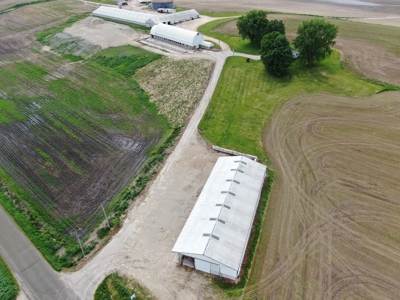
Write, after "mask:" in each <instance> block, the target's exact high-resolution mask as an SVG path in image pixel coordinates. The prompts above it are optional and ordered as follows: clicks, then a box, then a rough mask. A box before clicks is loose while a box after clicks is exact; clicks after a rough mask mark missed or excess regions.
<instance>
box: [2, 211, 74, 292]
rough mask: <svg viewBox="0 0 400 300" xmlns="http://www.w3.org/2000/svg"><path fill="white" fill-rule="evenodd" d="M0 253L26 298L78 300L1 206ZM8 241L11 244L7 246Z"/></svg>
mask: <svg viewBox="0 0 400 300" xmlns="http://www.w3.org/2000/svg"><path fill="white" fill-rule="evenodd" d="M0 220H1V226H0V253H1V255H2V256H3V258H4V259H5V261H6V262H7V264H8V266H9V267H10V269H11V270H12V271H13V273H14V276H15V277H16V278H17V281H18V283H19V285H20V288H21V290H22V292H23V294H25V298H28V299H35V300H36V299H40V300H55V299H60V300H61V299H68V300H75V299H79V298H78V297H77V296H76V295H75V293H74V292H73V291H72V289H71V288H69V287H68V285H66V284H65V282H64V281H63V280H62V279H61V278H60V275H59V274H58V273H57V272H55V271H54V270H53V269H52V268H51V266H50V265H49V264H48V263H47V261H46V260H45V259H43V257H42V256H41V254H40V253H39V251H38V250H36V248H35V247H34V246H33V245H32V243H31V242H30V240H29V239H28V238H27V237H26V236H25V235H24V234H23V233H22V232H21V230H20V229H19V227H18V226H16V224H15V223H14V221H13V220H12V219H11V218H10V216H9V215H8V214H7V213H6V212H5V211H4V209H3V207H2V206H0ZM10 241H13V242H12V243H10Z"/></svg>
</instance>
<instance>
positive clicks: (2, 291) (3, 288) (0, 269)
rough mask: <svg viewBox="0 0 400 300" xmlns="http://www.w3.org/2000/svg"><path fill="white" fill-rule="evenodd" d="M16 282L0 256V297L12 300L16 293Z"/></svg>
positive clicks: (4, 299)
mask: <svg viewBox="0 0 400 300" xmlns="http://www.w3.org/2000/svg"><path fill="white" fill-rule="evenodd" d="M18 290H19V288H18V284H17V281H16V280H15V279H14V277H13V275H12V274H11V271H10V269H9V268H8V266H7V264H6V262H5V261H4V260H3V258H2V257H1V256H0V299H2V300H14V299H16V298H17V294H18Z"/></svg>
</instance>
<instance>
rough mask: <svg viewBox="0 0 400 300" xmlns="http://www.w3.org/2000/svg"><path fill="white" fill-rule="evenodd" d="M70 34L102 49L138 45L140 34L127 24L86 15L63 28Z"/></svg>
mask: <svg viewBox="0 0 400 300" xmlns="http://www.w3.org/2000/svg"><path fill="white" fill-rule="evenodd" d="M64 32H65V33H68V34H70V35H72V36H77V37H80V38H82V39H84V40H86V41H88V42H89V43H91V44H94V45H98V46H100V47H101V48H102V49H105V48H108V47H117V46H122V45H138V44H137V43H136V40H137V39H138V38H139V37H140V34H139V33H138V32H136V31H135V30H133V29H132V28H130V27H129V26H127V25H121V24H118V23H113V22H108V21H104V20H103V19H100V18H96V17H87V18H86V19H83V20H81V21H79V22H76V23H74V25H73V26H71V27H68V28H66V29H65V30H64Z"/></svg>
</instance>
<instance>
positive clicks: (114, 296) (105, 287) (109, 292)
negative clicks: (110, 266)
mask: <svg viewBox="0 0 400 300" xmlns="http://www.w3.org/2000/svg"><path fill="white" fill-rule="evenodd" d="M133 294H135V296H136V298H135V299H139V300H145V299H148V300H153V299H155V298H154V297H153V296H152V295H151V294H150V292H149V291H148V290H147V289H145V288H144V287H142V286H141V285H140V284H139V283H137V282H135V281H134V280H131V279H128V278H127V277H125V276H121V275H119V274H116V273H114V274H110V275H108V276H107V277H106V278H104V280H103V281H102V282H101V283H100V285H99V286H98V288H97V289H96V292H95V294H94V300H108V299H109V300H123V299H131V296H132V295H133Z"/></svg>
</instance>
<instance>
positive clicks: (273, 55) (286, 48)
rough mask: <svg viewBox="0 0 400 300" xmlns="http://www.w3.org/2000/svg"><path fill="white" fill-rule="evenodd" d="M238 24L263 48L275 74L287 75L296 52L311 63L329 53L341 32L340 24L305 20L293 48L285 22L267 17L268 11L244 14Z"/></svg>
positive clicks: (263, 55) (246, 36) (244, 35)
mask: <svg viewBox="0 0 400 300" xmlns="http://www.w3.org/2000/svg"><path fill="white" fill-rule="evenodd" d="M236 26H237V28H238V30H239V35H240V36H241V37H242V38H243V39H249V40H250V42H251V43H252V44H254V45H255V46H257V47H260V54H261V60H262V61H263V63H264V65H265V68H266V70H267V71H268V72H269V73H271V74H272V75H274V76H281V75H283V74H285V73H286V72H287V70H288V69H289V67H290V65H291V64H292V62H293V60H294V59H295V57H296V56H297V54H298V58H299V59H300V60H302V61H305V62H306V63H307V65H308V66H312V65H313V63H314V61H318V60H321V59H324V58H325V57H327V56H329V55H330V54H331V53H332V48H331V47H332V46H333V45H334V44H335V38H336V36H337V33H338V27H337V26H335V25H333V24H331V23H329V22H325V20H323V19H312V20H309V21H304V22H303V23H302V24H300V26H299V27H298V29H297V37H296V38H295V39H294V40H293V46H294V48H292V47H291V45H290V42H289V41H288V39H287V38H286V32H285V25H284V23H283V22H282V21H278V20H268V19H267V12H266V11H263V10H252V11H250V12H248V13H247V14H245V15H243V16H241V17H240V18H239V19H238V21H237V23H236Z"/></svg>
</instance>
